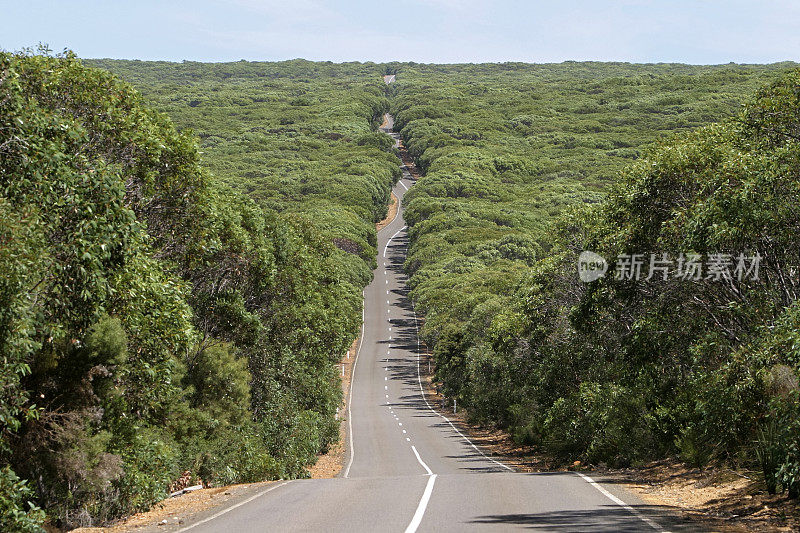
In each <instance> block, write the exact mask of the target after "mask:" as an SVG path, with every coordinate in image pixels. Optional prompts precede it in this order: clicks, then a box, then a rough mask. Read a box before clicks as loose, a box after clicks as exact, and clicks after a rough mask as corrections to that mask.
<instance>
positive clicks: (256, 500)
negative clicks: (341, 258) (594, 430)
mask: <svg viewBox="0 0 800 533" xmlns="http://www.w3.org/2000/svg"><path fill="white" fill-rule="evenodd" d="M412 185H413V179H412V178H411V175H410V174H408V173H407V172H405V171H404V177H403V179H402V180H401V181H400V182H399V183H398V184H397V185H396V186H395V188H394V193H395V194H396V195H397V197H398V198H399V199H400V200H401V201H402V199H403V195H404V194H405V192H406V191H407V190H408V189H409V188H410V187H412ZM378 245H379V248H378V253H379V257H378V268H377V270H376V271H375V273H374V274H375V276H374V280H373V281H372V283H371V284H370V285H369V286H368V287H367V288H366V289H365V291H364V304H365V311H364V333H363V335H362V344H361V346H360V348H359V351H358V355H357V360H356V366H355V370H354V378H353V381H352V394H351V395H350V405H349V413H348V424H349V431H348V451H347V456H346V458H345V466H344V469H343V471H342V475H341V477H339V478H336V479H319V480H296V481H289V482H283V483H278V484H275V485H272V486H270V487H268V488H267V490H266V491H263V492H262V493H258V494H255V495H253V496H251V497H249V498H247V499H246V500H243V501H240V502H238V504H236V506H235V507H232V508H228V509H223V510H222V511H219V510H216V512H209V513H207V514H206V515H200V516H198V517H196V518H195V523H194V524H187V526H188V527H184V528H183V529H182V531H191V532H192V533H204V532H211V531H237V532H239V531H241V532H249V531H325V532H334V531H342V532H360V531H366V532H379V531H390V532H401V531H417V530H418V531H472V530H474V531H494V530H506V529H523V528H524V529H536V530H540V531H609V532H611V531H614V532H619V531H696V530H697V526H696V525H692V524H686V523H683V522H682V521H681V520H680V519H679V518H678V517H676V516H675V515H673V514H672V513H670V512H668V511H667V510H664V509H660V508H656V507H651V506H647V505H645V504H643V502H641V501H640V500H638V499H637V498H635V497H634V496H633V495H631V494H628V493H626V492H625V491H624V490H623V489H622V488H621V487H619V486H615V485H613V484H603V485H599V484H597V483H596V482H594V480H592V479H590V478H585V477H582V476H580V475H578V474H576V473H570V472H558V473H543V474H525V473H516V472H514V471H513V470H512V469H511V468H509V467H508V466H506V465H504V464H503V463H502V462H500V461H498V460H496V459H494V458H492V457H488V456H487V455H484V453H483V452H482V451H481V450H479V449H478V448H476V447H475V446H473V444H472V443H471V442H470V441H469V440H468V439H467V438H466V437H465V436H464V435H463V434H462V433H460V432H459V431H458V429H457V428H456V427H454V426H453V425H452V424H451V423H450V422H449V420H448V419H446V418H444V416H441V415H439V414H437V413H436V412H434V411H433V410H432V409H431V408H430V406H429V405H428V402H427V400H426V398H425V397H424V396H423V394H422V391H421V383H420V375H419V368H418V364H419V359H418V354H419V341H418V336H417V320H416V316H415V314H414V309H413V308H412V306H411V303H410V302H409V299H408V292H407V289H406V286H405V281H406V278H405V275H404V273H403V269H402V265H403V261H404V259H405V255H406V246H407V235H406V229H405V224H404V222H403V212H402V209H400V210H399V211H398V215H397V217H396V218H395V220H394V221H393V222H392V223H390V224H389V225H388V226H386V227H385V228H383V229H382V230H381V231H380V232H379V234H378Z"/></svg>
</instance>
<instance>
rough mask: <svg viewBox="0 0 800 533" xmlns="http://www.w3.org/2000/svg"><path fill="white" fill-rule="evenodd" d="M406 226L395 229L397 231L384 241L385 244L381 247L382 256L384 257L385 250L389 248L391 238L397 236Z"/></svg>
mask: <svg viewBox="0 0 800 533" xmlns="http://www.w3.org/2000/svg"><path fill="white" fill-rule="evenodd" d="M407 227H408V226H403V227H402V228H400V229H399V230H397V232H396V233H395V234H394V235H392V236H391V237H389V240H388V241H386V246H384V247H383V257H386V250H388V249H389V245H390V244H391V243H392V239H394V238H395V237H397V236H398V235H399V234H400V232H401V231H403V230H404V229H406V228H407Z"/></svg>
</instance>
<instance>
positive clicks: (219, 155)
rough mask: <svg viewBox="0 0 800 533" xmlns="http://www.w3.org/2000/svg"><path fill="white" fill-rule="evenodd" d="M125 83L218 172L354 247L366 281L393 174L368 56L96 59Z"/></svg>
mask: <svg viewBox="0 0 800 533" xmlns="http://www.w3.org/2000/svg"><path fill="white" fill-rule="evenodd" d="M89 64H92V65H94V66H98V67H102V68H105V69H108V70H110V71H112V72H114V73H115V74H117V75H119V76H121V77H122V78H123V79H125V80H126V81H129V82H130V83H132V84H133V85H134V86H135V87H136V88H137V89H138V90H139V91H140V92H141V93H142V94H143V95H144V97H145V98H146V99H147V101H148V102H149V103H150V104H151V105H152V106H154V107H155V108H156V109H158V110H161V111H164V112H167V113H168V114H169V115H170V117H171V118H172V120H173V121H174V122H175V124H176V126H177V127H178V128H179V129H185V128H190V129H191V130H193V131H194V133H195V134H197V135H198V136H199V138H200V147H201V150H202V152H203V155H202V158H203V163H204V165H205V166H206V167H207V168H208V169H210V170H211V172H212V174H213V175H214V176H215V178H217V179H218V180H220V181H222V182H224V183H226V184H227V185H229V186H230V187H232V188H234V189H237V190H239V191H241V192H243V193H245V194H246V195H247V196H248V197H250V198H252V199H253V200H255V201H256V202H257V203H258V204H259V205H260V206H262V207H264V208H266V209H267V210H270V211H275V212H282V213H291V214H292V216H294V217H299V218H301V219H303V220H305V221H308V222H309V223H311V224H313V226H314V227H315V228H316V229H317V230H318V231H320V232H321V233H322V234H324V235H325V236H326V237H328V238H331V239H335V240H336V243H337V244H338V245H339V246H341V247H342V248H343V249H345V250H349V251H352V252H354V253H355V255H356V257H360V258H361V259H362V261H361V262H359V261H357V260H356V257H352V256H350V257H351V258H352V260H351V262H350V268H349V269H348V274H349V275H350V277H351V280H352V282H353V283H354V284H360V285H365V284H366V282H368V281H369V279H370V276H371V274H370V272H371V270H372V267H373V265H374V263H375V255H376V253H377V252H376V250H375V226H374V223H375V222H377V221H378V220H380V219H382V218H383V217H384V216H385V214H386V206H387V205H388V203H389V193H390V192H391V186H392V184H393V183H394V181H396V179H398V178H399V176H400V174H399V169H398V167H397V163H396V161H397V158H396V157H395V156H393V155H392V154H391V153H390V152H389V149H390V148H391V141H390V140H389V138H388V137H387V136H386V135H383V134H379V133H376V131H375V130H376V128H377V127H378V125H379V124H380V122H381V121H382V120H383V114H384V113H385V112H386V111H387V110H388V107H389V103H388V100H387V99H386V96H385V94H384V93H385V85H384V83H383V81H381V74H382V69H381V67H380V66H379V65H375V64H372V63H364V64H362V63H342V64H333V63H313V62H310V61H304V60H294V61H284V62H280V63H252V62H237V63H211V64H208V63H193V62H184V63H179V64H176V63H166V62H142V61H113V60H95V61H89Z"/></svg>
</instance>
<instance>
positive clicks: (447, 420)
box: [411, 303, 514, 472]
mask: <svg viewBox="0 0 800 533" xmlns="http://www.w3.org/2000/svg"><path fill="white" fill-rule="evenodd" d="M411 305H412V310H413V305H414V304H413V303H412V304H411ZM413 313H414V329H415V330H416V332H417V382H418V383H419V392H420V394H422V399H423V400H424V401H425V405H426V406H427V407H428V409H429V410H430V412H431V413H433V414H435V415H436V416H439V417H441V418H443V419H444V420H445V421H446V422H447V423H448V424H450V427H451V428H453V431H455V432H456V433H458V434H459V436H460V437H461V438H462V439H464V440H465V441H467V443H468V444H469V445H470V446H472V447H473V448H474V449H475V451H476V452H478V453H479V454H481V455H482V456H483V457H484V459H487V460H489V461H491V462H493V463H494V464H496V465H499V466H502V467H503V468H505V469H506V470H508V471H509V472H513V471H514V469H513V468H511V467H510V466H508V465H506V464H503V463H501V462H500V461H496V460H495V459H492V458H491V457H489V456H488V455H486V454H485V453H483V450H481V449H480V448H478V447H477V446H475V444H474V443H473V442H472V441H471V440H469V438H468V437H467V436H466V435H464V434H463V433H461V432H460V431H459V430H458V428H457V427H456V426H454V425H453V423H452V422H451V421H450V419H449V418H447V417H446V416H444V415H443V414H441V413H439V412H438V411H436V410H434V409H433V407H431V404H429V403H428V398H427V396H426V395H425V389H423V388H422V376H421V375H420V372H419V358H420V344H419V326H418V325H417V312H416V311H413Z"/></svg>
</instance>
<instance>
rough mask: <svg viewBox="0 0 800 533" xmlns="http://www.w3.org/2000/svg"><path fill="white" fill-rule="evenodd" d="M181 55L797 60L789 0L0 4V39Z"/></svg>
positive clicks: (32, 0)
mask: <svg viewBox="0 0 800 533" xmlns="http://www.w3.org/2000/svg"><path fill="white" fill-rule="evenodd" d="M39 42H43V43H47V44H49V45H50V47H51V48H52V49H54V50H56V51H60V50H62V49H64V48H70V49H72V50H75V51H76V52H77V53H78V55H80V56H81V57H87V58H89V57H90V58H100V57H113V58H128V59H166V60H172V61H181V60H184V59H188V60H194V61H235V60H238V59H247V60H268V61H272V60H282V59H292V58H296V57H303V58H306V59H312V60H331V61H350V60H358V61H369V60H371V61H390V60H404V61H405V60H407V61H418V62H435V63H452V62H484V61H527V62H537V63H540V62H560V61H564V60H600V61H632V62H660V61H665V62H666V61H675V62H682V63H700V64H707V63H727V62H729V61H734V62H737V63H766V62H773V61H782V60H794V61H798V60H800V0H650V1H647V0H616V1H604V0H580V1H568V0H564V1H558V0H551V1H539V0H530V1H522V0H518V1H514V0H495V1H478V0H397V1H394V2H388V1H382V0H343V1H338V2H337V1H325V0H289V1H277V0H216V1H212V0H192V1H169V0H163V1H157V0H130V1H123V0H104V1H101V0H61V1H55V0H51V1H44V0H14V1H10V0H0V48H2V49H5V50H17V49H20V48H22V47H26V46H35V45H36V44H37V43H39Z"/></svg>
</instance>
